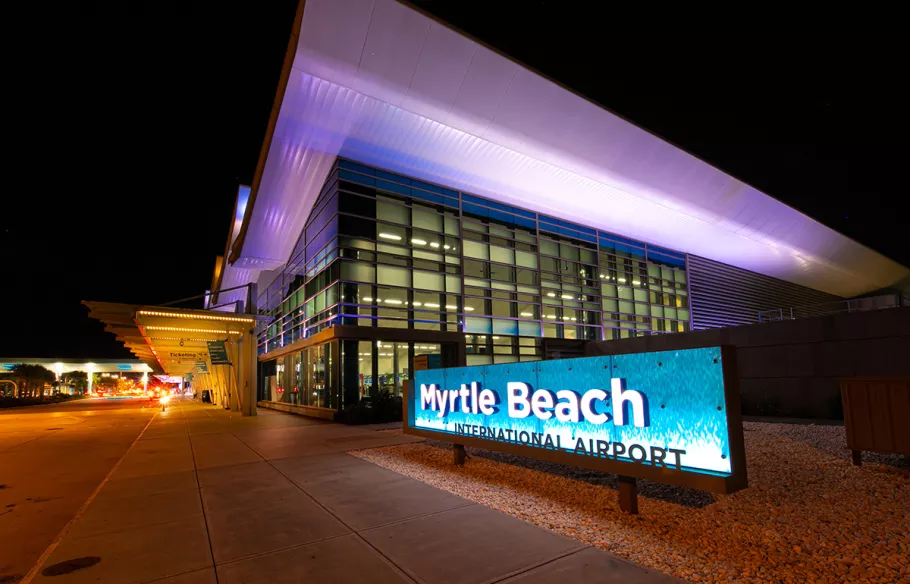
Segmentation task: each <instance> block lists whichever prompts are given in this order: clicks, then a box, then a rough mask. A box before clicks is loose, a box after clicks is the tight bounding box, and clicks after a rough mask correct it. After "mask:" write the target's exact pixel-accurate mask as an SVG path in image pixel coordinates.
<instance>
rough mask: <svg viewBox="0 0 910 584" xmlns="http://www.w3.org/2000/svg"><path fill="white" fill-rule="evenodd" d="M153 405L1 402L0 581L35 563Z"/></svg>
mask: <svg viewBox="0 0 910 584" xmlns="http://www.w3.org/2000/svg"><path fill="white" fill-rule="evenodd" d="M158 411H159V408H158V407H157V404H153V403H152V402H151V401H149V400H139V399H116V400H107V399H86V400H77V401H73V402H67V403H62V404H55V405H47V406H31V407H25V408H12V409H6V410H0V584H8V583H12V582H16V581H17V580H19V579H20V578H21V577H22V576H24V575H25V574H26V573H27V572H28V571H29V570H30V569H31V568H32V566H33V565H34V564H35V563H36V562H37V561H38V559H39V558H40V557H41V555H42V553H44V551H45V550H46V549H47V548H48V546H49V545H50V544H51V543H52V542H53V541H54V540H55V539H56V538H57V535H58V534H59V533H60V532H61V530H62V529H63V528H64V527H65V526H66V525H67V524H68V523H69V522H70V520H72V519H73V517H74V516H75V515H76V513H77V511H78V510H79V509H80V508H81V507H82V506H83V504H84V503H85V502H86V500H87V499H88V498H89V497H90V496H91V495H92V493H93V492H94V491H95V489H96V488H97V487H98V486H99V485H100V484H101V482H102V481H103V480H104V478H105V477H106V476H107V475H108V473H109V472H110V471H111V469H112V468H113V467H114V465H115V464H117V461H119V460H120V459H121V457H123V455H124V454H125V453H126V451H127V449H129V447H130V445H131V444H132V443H133V442H134V441H135V440H136V438H137V437H138V436H139V434H140V433H141V432H142V430H143V429H144V428H145V427H146V425H148V423H149V421H150V420H151V419H152V417H153V416H154V415H155V414H156V413H157V412H158Z"/></svg>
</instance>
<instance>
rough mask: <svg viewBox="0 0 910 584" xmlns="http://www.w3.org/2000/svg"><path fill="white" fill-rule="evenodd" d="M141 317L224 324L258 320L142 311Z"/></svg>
mask: <svg viewBox="0 0 910 584" xmlns="http://www.w3.org/2000/svg"><path fill="white" fill-rule="evenodd" d="M137 314H139V315H140V316H162V317H166V318H198V319H200V320H220V321H224V322H253V321H255V320H256V319H255V318H253V317H245V316H212V315H209V314H189V313H185V312H159V311H156V310H140V311H139V312H138V313H137Z"/></svg>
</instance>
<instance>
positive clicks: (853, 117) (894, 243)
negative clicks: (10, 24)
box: [0, 1, 910, 358]
mask: <svg viewBox="0 0 910 584" xmlns="http://www.w3.org/2000/svg"><path fill="white" fill-rule="evenodd" d="M415 4H417V5H419V6H420V7H422V8H424V9H426V10H428V11H430V12H432V13H434V14H436V15H437V16H438V17H440V18H442V19H444V20H446V21H449V22H451V23H452V24H453V25H455V26H457V27H459V28H461V29H463V30H465V31H466V32H468V33H470V34H472V35H474V36H476V37H478V38H480V39H481V40H483V41H484V42H487V43H489V44H491V45H493V46H495V47H497V48H499V49H500V50H502V51H503V52H505V53H507V54H509V55H511V56H512V57H514V58H515V59H517V60H519V61H522V62H524V63H526V64H528V65H529V66H531V67H532V68H535V69H537V70H539V71H540V72H542V73H544V74H545V75H547V76H549V77H552V78H554V79H556V80H558V81H560V82H561V83H563V84H565V85H567V86H569V87H571V88H573V89H575V90H576V91H578V92H579V93H582V94H584V95H586V96H588V97H589V98H591V99H592V100H594V101H596V102H598V103H600V104H602V105H604V106H605V107H607V108H609V109H611V110H613V111H614V112H616V113H618V114H620V115H622V116H623V117H625V118H627V119H629V120H631V121H633V122H635V123H637V124H638V125H640V126H643V127H645V128H647V129H649V130H650V131H652V132H654V133H655V134H658V135H660V136H662V137H664V138H666V139H668V140H670V141H671V142H673V143H675V144H677V145H678V146H680V147H682V148H684V149H686V150H687V151H689V152H692V153H693V154H695V155H696V156H698V157H700V158H702V159H704V160H706V161H708V162H710V163H712V164H714V165H715V166H717V167H719V168H721V169H722V170H724V171H726V172H728V173H730V174H732V175H734V176H737V177H739V178H741V179H742V180H745V181H746V182H748V183H750V184H752V185H754V186H755V187H757V188H759V189H760V190H762V191H764V192H765V193H768V194H769V195H771V196H773V197H776V198H778V199H780V200H781V201H784V202H785V203H787V204H789V205H791V206H793V207H796V208H797V209H799V210H801V211H803V212H805V213H807V214H809V215H811V216H813V217H815V218H816V219H818V220H820V221H821V222H823V223H825V224H827V225H829V226H830V227H832V228H834V229H836V230H838V231H840V232H842V233H844V234H846V235H848V236H850V237H853V238H854V239H856V240H858V241H860V242H861V243H863V244H865V245H867V246H869V247H872V248H874V249H876V250H878V251H880V252H882V253H884V254H885V255H887V256H889V257H891V258H893V259H895V260H897V261H899V262H901V263H903V264H904V265H910V246H908V245H907V244H906V242H905V238H906V235H905V232H906V225H907V219H906V214H905V212H900V205H901V204H902V202H903V201H904V200H905V199H906V198H907V187H906V183H905V181H904V180H903V178H904V177H903V174H904V173H903V168H904V167H905V166H906V164H907V163H906V154H907V149H906V147H905V146H904V143H903V142H904V140H905V139H906V138H905V136H906V130H907V114H906V113H905V107H906V103H908V99H907V98H908V96H907V92H906V90H905V89H904V87H903V75H904V73H903V72H904V70H905V67H904V64H903V58H902V53H903V49H904V47H903V43H902V41H901V38H900V36H899V35H898V34H896V33H894V34H892V33H889V32H888V31H877V32H875V33H874V34H873V33H865V34H860V33H856V31H852V30H851V31H850V32H849V33H845V32H825V33H816V32H813V31H812V30H811V27H808V28H807V27H799V28H798V30H797V29H796V27H794V30H793V31H792V32H786V31H775V30H769V29H768V28H767V27H762V28H761V30H760V31H759V30H756V31H755V32H749V31H748V30H747V31H743V30H739V29H738V28H737V27H733V26H720V27H716V28H709V27H702V29H692V28H690V27H686V26H680V25H679V23H673V22H669V21H665V22H664V23H663V24H660V25H659V26H658V25H656V24H654V23H653V22H651V21H647V20H643V19H641V18H640V17H639V18H638V19H636V18H629V19H626V18H628V17H626V16H625V15H623V19H621V20H619V21H618V20H617V19H618V18H619V16H618V15H616V14H613V15H612V16H611V15H609V14H608V15H607V16H604V15H602V14H592V13H590V12H588V11H587V10H588V9H587V7H588V6H590V5H591V4H590V3H581V2H578V3H574V2H525V3H521V4H515V5H511V4H510V5H509V6H512V8H511V9H508V10H489V9H488V7H489V3H470V2H468V3H466V2H456V1H436V2H427V1H423V2H415ZM116 6H118V5H113V4H112V5H104V6H101V5H97V6H91V5H88V6H83V7H81V8H69V9H68V12H65V13H64V14H57V15H56V17H55V18H54V19H53V22H50V23H49V24H48V25H47V26H46V27H45V26H44V25H42V34H41V35H40V36H39V37H38V38H36V39H35V40H34V44H33V49H34V50H33V55H34V56H36V57H37V58H36V59H35V62H34V64H32V62H31V60H29V61H27V62H28V63H29V64H28V65H26V66H24V67H23V68H24V69H25V71H24V73H25V75H24V77H23V78H24V79H27V80H28V81H27V82H24V83H23V84H22V87H23V88H22V91H21V92H20V95H21V96H23V97H24V99H25V100H26V102H28V103H27V106H29V107H28V110H29V111H34V112H40V115H37V114H35V115H34V121H33V122H30V124H29V126H28V133H27V137H25V138H23V140H22V141H21V145H20V149H21V152H20V154H21V155H22V156H23V158H24V162H23V163H22V166H21V169H15V168H13V169H9V170H8V173H12V174H16V173H17V172H19V171H21V172H22V173H23V174H24V173H25V172H26V169H28V170H27V172H28V173H29V175H30V176H29V177H28V178H29V180H27V181H25V182H23V183H22V184H26V185H29V186H28V187H27V188H17V189H16V190H15V192H13V193H8V194H6V195H4V201H3V205H2V207H0V270H2V271H0V276H2V280H0V307H2V308H0V311H2V312H0V315H2V318H0V356H3V357H10V356H48V357H85V358H88V357H95V358H100V357H127V356H128V353H125V352H124V350H123V349H122V347H120V346H119V344H117V343H116V342H115V341H114V340H113V337H112V336H111V335H107V334H105V333H102V332H101V325H100V324H97V323H95V322H94V321H90V320H89V319H88V318H87V317H86V316H85V315H86V312H87V311H86V310H85V309H84V308H83V307H82V306H81V305H80V301H81V300H83V299H92V300H109V301H117V302H135V303H148V304H155V303H162V302H167V301H170V300H174V299H177V298H181V297H185V296H191V295H194V294H200V293H202V292H203V291H204V290H205V289H206V288H207V287H208V286H209V283H210V279H211V273H212V268H213V266H214V261H215V256H216V255H218V254H220V253H222V252H223V249H224V244H225V239H226V237H227V230H228V226H229V221H230V213H231V209H232V206H233V202H234V195H235V193H236V188H237V185H238V184H240V183H246V184H249V182H250V181H251V180H252V174H253V171H254V169H255V166H256V162H257V158H258V155H259V149H260V147H261V144H262V138H263V135H264V132H265V127H266V123H267V121H268V115H269V109H270V107H271V104H272V99H273V97H274V93H275V89H276V86H277V82H278V75H279V71H280V69H281V63H282V59H283V56H284V50H285V47H286V43H287V38H288V33H289V31H290V27H291V21H292V19H293V15H294V10H295V7H296V2H292V1H284V2H271V1H270V2H256V3H254V2H250V3H246V4H240V3H217V4H210V5H206V6H202V5H196V4H187V3H146V4H144V5H142V4H139V5H134V4H125V7H119V8H118V7H116ZM516 7H521V8H520V9H519V8H516ZM38 16H40V15H38ZM818 28H819V29H824V30H830V29H829V28H828V27H822V26H819V27H818ZM23 62H26V61H23ZM23 111H24V110H23ZM903 205H904V206H905V207H906V203H903Z"/></svg>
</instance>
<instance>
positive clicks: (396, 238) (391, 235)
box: [379, 233, 401, 241]
mask: <svg viewBox="0 0 910 584" xmlns="http://www.w3.org/2000/svg"><path fill="white" fill-rule="evenodd" d="M379 237H381V238H383V239H391V240H392V241H401V236H400V235H395V234H394V233H380V234H379Z"/></svg>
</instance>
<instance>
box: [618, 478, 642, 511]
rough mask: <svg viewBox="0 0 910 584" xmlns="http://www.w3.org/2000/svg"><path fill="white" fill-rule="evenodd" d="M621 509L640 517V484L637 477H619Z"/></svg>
mask: <svg viewBox="0 0 910 584" xmlns="http://www.w3.org/2000/svg"><path fill="white" fill-rule="evenodd" d="M619 509H620V510H621V511H622V512H624V513H629V514H630V515H638V484H637V483H636V480H635V477H627V476H623V475H619Z"/></svg>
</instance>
